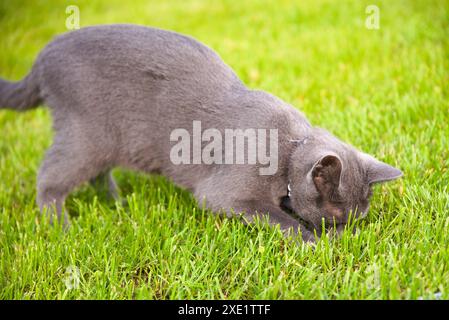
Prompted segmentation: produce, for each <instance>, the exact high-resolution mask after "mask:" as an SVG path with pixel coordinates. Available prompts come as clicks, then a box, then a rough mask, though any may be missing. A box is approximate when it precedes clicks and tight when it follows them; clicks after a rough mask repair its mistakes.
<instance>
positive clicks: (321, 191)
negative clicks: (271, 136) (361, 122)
mask: <svg viewBox="0 0 449 320" xmlns="http://www.w3.org/2000/svg"><path fill="white" fill-rule="evenodd" d="M292 142H293V143H295V147H294V150H293V153H292V155H291V158H290V165H289V173H288V176H289V187H288V188H289V197H288V205H289V206H290V208H289V209H290V210H292V211H294V212H295V213H296V214H297V215H298V216H299V217H300V218H301V219H302V220H304V221H305V223H306V224H308V226H309V228H314V229H316V230H317V233H318V234H319V233H320V231H321V229H322V221H323V220H324V222H325V225H326V226H327V227H328V228H332V227H333V226H334V225H337V229H339V230H340V229H341V228H342V226H344V225H345V224H346V223H347V222H348V218H349V214H350V212H351V215H352V216H353V217H354V218H363V217H365V216H366V214H367V212H368V209H369V201H370V197H371V194H372V186H373V185H374V184H377V183H382V182H385V181H390V180H394V179H397V178H399V177H401V176H402V172H401V171H400V170H398V169H396V168H394V167H392V166H390V165H388V164H386V163H383V162H381V161H378V160H376V159H375V158H373V157H372V156H369V155H367V154H365V153H362V152H360V151H358V150H356V149H355V148H353V147H351V146H349V145H347V144H345V143H343V142H341V141H340V140H338V139H337V138H335V137H333V136H332V135H331V134H329V133H328V132H326V131H324V130H322V129H317V131H316V132H315V134H313V136H311V137H306V138H304V139H301V140H298V141H292Z"/></svg>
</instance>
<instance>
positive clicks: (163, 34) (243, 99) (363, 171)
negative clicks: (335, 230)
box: [0, 25, 401, 241]
mask: <svg viewBox="0 0 449 320" xmlns="http://www.w3.org/2000/svg"><path fill="white" fill-rule="evenodd" d="M41 102H44V103H45V104H46V105H47V106H48V107H49V108H50V109H51V112H52V116H53V121H54V130H55V138H54V142H53V145H52V146H51V147H50V149H49V150H48V151H47V153H46V155H45V159H44V161H43V164H42V166H41V168H40V170H39V175H38V183H37V192H38V196H37V202H38V205H39V206H40V208H41V209H42V210H44V209H45V208H47V207H53V208H54V209H55V210H56V211H57V213H58V216H60V215H61V212H62V208H63V203H64V199H65V197H66V196H67V195H68V194H69V193H70V192H71V191H72V190H73V189H74V188H75V187H77V186H79V185H80V184H82V183H83V182H86V181H89V180H92V179H95V177H97V176H98V175H102V174H103V173H104V172H108V171H109V170H110V169H112V168H114V167H125V168H130V169H135V170H139V171H142V172H146V173H157V174H162V175H164V176H166V177H168V178H170V179H171V180H172V181H173V182H175V183H176V184H178V185H180V186H182V187H184V188H187V189H188V190H190V191H192V192H193V193H194V195H195V197H196V198H197V200H198V202H199V203H203V201H205V203H206V205H207V207H208V208H210V209H211V210H213V211H216V212H218V211H222V210H224V211H225V212H227V213H228V214H232V213H233V212H238V213H244V214H245V217H246V218H247V220H248V221H251V220H253V218H254V217H255V216H256V215H261V214H268V216H269V218H270V221H272V223H274V224H280V226H281V228H282V230H284V231H287V230H291V229H293V230H294V231H298V230H301V231H302V234H303V238H304V239H305V240H307V241H311V240H312V239H313V234H312V230H313V228H316V229H317V230H320V224H321V220H322V219H324V220H325V221H326V223H327V224H332V223H333V222H336V223H337V224H338V225H339V226H340V227H341V226H342V225H344V224H345V223H346V221H347V218H348V212H349V211H350V210H353V211H356V212H358V213H357V214H358V215H364V214H365V213H366V211H367V209H368V198H369V189H370V186H371V184H372V183H373V182H382V181H387V180H391V179H394V178H397V177H399V176H400V175H401V172H400V171H399V170H398V169H395V168H393V167H391V166H389V165H386V164H384V163H381V162H379V161H377V160H375V159H374V158H371V157H369V156H367V155H364V154H362V153H361V152H359V151H357V150H355V149H354V148H353V147H351V146H349V145H347V144H345V143H343V142H341V141H339V140H338V139H337V138H335V137H333V136H332V135H331V134H329V133H328V132H326V131H325V130H322V129H319V128H316V127H313V126H311V125H310V124H309V122H308V121H307V120H306V119H305V117H304V116H303V115H302V113H300V112H299V111H297V110H296V109H295V108H293V107H292V106H290V105H289V104H287V103H285V102H284V101H282V100H280V99H278V98H277V97H275V96H273V95H271V94H269V93H266V92H263V91H258V90H250V89H248V88H247V87H246V86H245V85H244V84H243V83H242V82H241V80H240V79H239V78H238V77H237V76H236V74H235V73H234V72H233V71H232V69H231V68H229V67H228V66H227V65H226V64H225V63H224V62H223V61H222V60H221V59H220V57H219V56H218V55H217V54H216V53H215V52H214V51H212V50H211V49H209V48H208V47H206V46H204V45H202V44H201V43H199V42H197V41H196V40H194V39H192V38H190V37H187V36H183V35H180V34H177V33H174V32H169V31H163V30H158V29H154V28H146V27H141V26H133V25H105V26H96V27H88V28H84V29H81V30H78V31H74V32H70V33H67V34H63V35H61V36H59V37H57V38H56V39H55V40H54V41H52V42H51V43H50V44H48V45H47V47H46V48H45V49H43V50H42V52H41V53H40V54H39V56H38V58H37V60H36V62H35V64H34V66H33V69H32V71H31V72H30V74H29V75H28V76H27V77H26V78H25V79H24V80H22V81H21V82H17V83H10V82H7V81H4V80H1V82H0V107H3V108H7V107H8V108H12V109H15V110H26V109H29V108H32V107H35V106H37V105H38V104H39V103H41ZM193 120H201V122H202V124H203V127H204V128H206V127H207V128H217V129H219V130H220V131H223V130H224V129H225V128H240V129H246V128H277V129H278V130H279V161H278V163H279V169H278V171H277V173H276V174H274V175H271V176H261V175H259V174H258V172H259V171H258V169H259V165H204V164H192V165H174V164H173V163H172V162H171V161H170V159H169V154H170V148H171V147H172V145H173V143H172V142H170V139H169V137H170V132H171V131H172V130H173V129H176V128H191V126H192V121H193ZM103 180H104V179H103ZM289 182H290V188H291V197H289V198H288V197H286V195H287V184H288V183H289ZM108 183H109V185H112V186H114V185H115V184H114V183H113V181H112V180H109V182H108ZM288 210H291V211H292V212H291V214H292V215H294V214H296V215H298V216H299V218H298V217H296V218H294V217H292V215H291V214H288V213H286V212H287V211H288ZM300 221H302V222H304V223H305V224H307V225H308V229H307V228H306V227H305V226H304V225H303V224H302V223H301V222H300Z"/></svg>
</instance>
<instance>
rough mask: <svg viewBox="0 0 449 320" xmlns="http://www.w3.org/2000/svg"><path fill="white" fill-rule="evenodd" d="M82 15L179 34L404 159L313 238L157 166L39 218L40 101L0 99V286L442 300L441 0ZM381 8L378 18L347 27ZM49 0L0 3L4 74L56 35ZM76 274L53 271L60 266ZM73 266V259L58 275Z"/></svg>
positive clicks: (84, 193)
mask: <svg viewBox="0 0 449 320" xmlns="http://www.w3.org/2000/svg"><path fill="white" fill-rule="evenodd" d="M77 4H78V6H79V7H80V10H81V26H87V25H93V24H103V23H118V22H129V23H136V24H144V25H150V26H157V27H160V28H165V29H170V30H175V31H179V32H182V33H185V34H189V35H192V36H194V37H196V38H197V39H199V40H200V41H202V42H204V43H206V44H207V45H209V46H211V47H212V48H214V49H215V50H216V51H218V53H219V54H220V55H221V56H222V57H223V59H224V60H225V61H226V62H227V63H228V64H229V65H230V66H232V67H233V68H234V69H235V70H236V72H237V74H238V75H239V76H240V77H241V78H242V79H243V80H244V81H245V82H246V83H247V84H248V85H249V86H250V87H252V88H261V89H263V90H266V91H269V92H271V93H273V94H276V95H277V96H279V97H281V98H283V99H284V100H286V101H288V102H290V103H292V104H293V105H295V106H296V107H297V108H298V109H300V110H302V111H303V112H304V113H305V114H306V115H307V117H308V118H309V120H310V121H312V123H314V124H315V125H318V126H321V127H324V128H326V129H328V130H330V131H331V132H333V133H334V134H335V135H337V136H338V137H340V138H341V139H343V140H345V141H347V142H349V143H352V144H353V145H355V146H356V147H358V148H360V149H362V150H364V151H365V152H368V153H371V154H373V155H375V156H376V157H378V158H379V159H381V160H383V161H386V162H388V163H391V164H393V165H395V166H397V167H399V168H401V169H402V170H403V171H404V174H405V176H404V178H403V179H401V180H399V181H396V182H394V183H390V184H386V185H384V186H382V187H378V188H377V189H376V192H375V195H374V198H373V200H372V207H371V211H370V213H369V215H368V218H367V219H366V220H365V221H363V222H362V223H360V228H359V232H358V233H357V234H356V235H351V234H350V233H349V232H348V233H345V234H344V235H343V237H342V238H341V239H340V240H338V241H329V239H327V238H324V239H322V240H321V241H320V242H318V244H317V246H316V248H315V249H313V248H311V247H310V246H305V245H297V244H295V243H292V242H290V241H286V240H285V239H284V238H283V237H282V235H281V232H280V231H279V230H278V229H275V228H270V227H268V226H267V225H266V224H263V223H258V224H256V225H255V226H251V227H247V226H244V225H243V224H241V223H240V222H239V221H237V220H236V219H225V218H221V217H217V216H214V215H211V214H210V213H209V212H205V211H203V210H201V209H199V207H198V206H197V205H196V204H195V201H194V200H193V198H192V196H191V195H190V194H189V193H187V192H185V191H182V190H180V189H179V188H176V187H175V186H174V185H172V184H170V183H169V182H168V181H167V180H165V179H164V178H161V177H149V176H145V175H142V174H136V173H133V172H128V171H123V170H117V171H116V172H115V176H116V177H117V180H118V181H119V184H120V186H121V189H122V193H123V195H124V196H126V198H127V200H128V205H126V206H123V207H116V206H115V205H114V204H113V203H111V202H110V201H108V200H107V199H105V197H102V196H98V197H97V196H96V193H95V192H94V190H93V189H92V188H91V187H88V186H84V187H82V188H80V189H79V190H78V191H76V192H75V193H74V194H72V195H71V196H70V198H69V199H68V201H67V206H68V208H69V209H70V212H71V213H72V215H73V217H72V227H71V228H70V229H69V230H68V231H67V232H64V231H63V230H61V228H59V227H51V226H49V225H48V224H46V223H43V222H42V221H40V220H39V219H38V217H39V211H38V209H37V208H36V205H35V183H36V172H37V169H38V167H39V163H40V161H41V159H42V157H43V154H44V151H45V149H46V148H47V147H48V146H49V145H50V143H51V139H52V133H51V118H50V115H49V112H48V110H47V109H45V108H41V109H37V110H35V111H30V112H27V113H22V114H17V113H14V112H12V111H5V110H2V111H0V298H2V299H55V298H57V299H89V298H94V299H110V298H112V299H141V298H144V299H174V298H181V299H182V298H189V299H196V298H206V299H209V298H225V299H242V298H248V299H271V298H273V299H278V298H282V299H356V298H361V299H370V298H373V299H384V298H390V299H417V298H419V297H423V298H424V299H432V298H433V297H434V294H435V293H437V292H441V293H442V297H443V298H445V299H448V298H449V246H448V243H449V189H448V184H449V171H448V164H449V143H448V138H449V129H448V123H449V103H448V101H449V100H448V94H449V92H448V84H449V41H448V39H449V37H448V35H449V3H448V2H447V1H436V0H435V1H427V0H422V1H377V0H376V1H371V0H369V1H365V0H363V1H358V0H354V1H324V0H323V1H314V0H310V1H298V4H291V3H290V1H273V2H259V1H246V0H245V1H240V2H238V3H236V2H235V1H231V0H230V1H221V2H219V1H210V2H209V1H202V0H197V1H186V0H179V1H146V0H145V1H133V2H132V3H131V2H130V3H124V2H123V1H118V0H113V1H111V0H107V1H96V2H93V1H80V2H77ZM369 4H377V5H378V6H379V8H380V29H379V30H368V29H366V28H365V26H364V21H365V18H366V14H365V7H366V6H367V5H369ZM66 5H67V3H66V2H64V1H60V2H56V1H55V2H53V4H49V1H29V2H26V1H2V2H1V3H0V30H1V37H0V76H1V77H3V78H7V79H13V80H18V79H20V78H21V77H23V76H24V75H25V74H26V73H27V72H28V71H29V69H30V68H31V66H32V63H33V61H34V59H35V57H36V55H37V54H38V52H39V51H40V50H41V49H42V48H43V47H44V46H45V44H46V43H47V42H48V41H50V39H51V38H52V37H53V36H54V35H56V34H59V33H62V32H65V31H66V30H65V18H66V14H65V7H66ZM69 267H72V268H78V271H79V276H80V277H79V278H80V281H79V286H78V288H72V289H70V287H67V286H66V280H67V279H69V280H70V272H69V271H68V269H67V268H69ZM75 273H76V272H75Z"/></svg>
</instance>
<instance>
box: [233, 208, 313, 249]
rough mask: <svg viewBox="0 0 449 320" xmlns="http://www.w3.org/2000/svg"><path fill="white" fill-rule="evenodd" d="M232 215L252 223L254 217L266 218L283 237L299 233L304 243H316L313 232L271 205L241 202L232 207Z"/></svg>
mask: <svg viewBox="0 0 449 320" xmlns="http://www.w3.org/2000/svg"><path fill="white" fill-rule="evenodd" d="M232 211H233V212H234V213H237V214H238V213H243V214H244V218H245V220H246V221H248V222H252V221H254V219H255V217H261V218H263V217H265V216H268V219H269V223H270V224H271V225H273V226H275V225H279V226H280V228H281V230H282V232H283V233H284V235H285V236H288V235H290V233H291V232H294V233H299V232H300V233H301V236H302V239H303V241H305V242H309V243H314V242H315V241H316V238H315V234H314V233H313V231H310V230H308V229H307V228H306V227H305V226H303V225H302V224H301V223H300V222H299V221H298V220H296V219H294V218H293V217H291V216H290V215H289V214H287V213H286V212H284V211H283V210H282V209H281V208H280V207H278V206H276V205H275V204H271V203H256V202H255V201H242V202H240V203H237V204H236V205H233V206H232Z"/></svg>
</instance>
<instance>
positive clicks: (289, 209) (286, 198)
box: [280, 196, 315, 233]
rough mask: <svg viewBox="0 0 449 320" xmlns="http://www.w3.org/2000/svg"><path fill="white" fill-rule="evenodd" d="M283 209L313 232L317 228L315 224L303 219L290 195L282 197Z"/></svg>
mask: <svg viewBox="0 0 449 320" xmlns="http://www.w3.org/2000/svg"><path fill="white" fill-rule="evenodd" d="M280 206H281V209H282V211H284V212H285V213H287V214H288V215H290V216H291V217H292V218H294V219H296V220H298V221H299V223H300V224H301V225H302V226H303V227H304V228H306V229H307V230H308V231H310V232H312V233H313V231H314V230H315V228H314V226H313V224H312V223H311V222H309V221H307V220H305V219H303V218H302V217H301V216H300V215H299V214H298V213H297V212H296V211H295V210H294V209H293V208H292V206H291V201H290V197H289V196H284V197H282V199H281V204H280Z"/></svg>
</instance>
